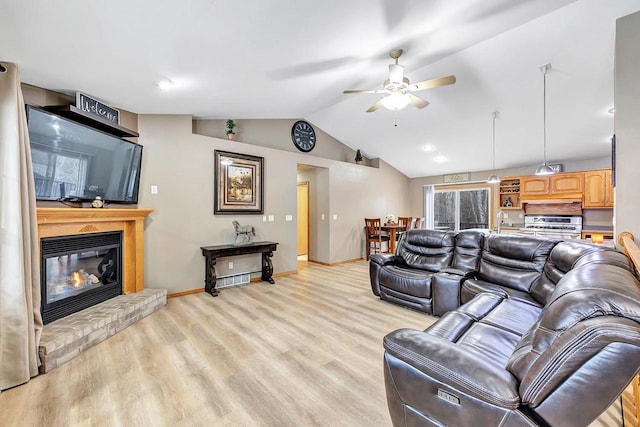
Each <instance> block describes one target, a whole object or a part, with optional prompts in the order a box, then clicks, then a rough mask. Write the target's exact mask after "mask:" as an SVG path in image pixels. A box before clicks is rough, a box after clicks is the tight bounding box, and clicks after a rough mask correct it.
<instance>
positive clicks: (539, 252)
mask: <svg viewBox="0 0 640 427" xmlns="http://www.w3.org/2000/svg"><path fill="white" fill-rule="evenodd" d="M557 243H558V241H557V240H552V239H547V238H544V237H534V236H514V235H507V234H492V235H490V236H488V237H487V238H485V239H484V247H483V250H482V258H481V260H480V270H479V271H478V275H477V276H478V279H480V280H483V281H485V282H490V283H495V284H496V285H499V286H504V287H507V288H511V289H516V290H519V291H523V292H529V289H530V288H531V284H532V283H533V281H534V280H536V279H537V278H538V277H539V276H540V273H541V271H542V269H543V267H544V263H545V261H546V260H547V258H548V257H549V253H550V252H551V249H553V247H554V246H555V245H556V244H557Z"/></svg>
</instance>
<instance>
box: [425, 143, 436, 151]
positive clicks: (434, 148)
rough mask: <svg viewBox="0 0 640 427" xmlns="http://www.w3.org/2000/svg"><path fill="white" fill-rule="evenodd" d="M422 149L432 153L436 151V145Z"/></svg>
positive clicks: (429, 145) (428, 145)
mask: <svg viewBox="0 0 640 427" xmlns="http://www.w3.org/2000/svg"><path fill="white" fill-rule="evenodd" d="M422 149H423V150H424V151H426V152H430V151H436V146H435V145H431V144H427V145H423V146H422Z"/></svg>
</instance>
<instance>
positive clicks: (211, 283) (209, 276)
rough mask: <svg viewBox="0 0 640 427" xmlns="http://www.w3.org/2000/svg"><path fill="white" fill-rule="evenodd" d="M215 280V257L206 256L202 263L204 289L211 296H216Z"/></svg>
mask: <svg viewBox="0 0 640 427" xmlns="http://www.w3.org/2000/svg"><path fill="white" fill-rule="evenodd" d="M217 280H218V277H217V276H216V259H215V258H206V259H205V264H204V283H205V285H204V291H205V292H207V293H209V294H211V296H212V297H217V296H218V291H216V281H217Z"/></svg>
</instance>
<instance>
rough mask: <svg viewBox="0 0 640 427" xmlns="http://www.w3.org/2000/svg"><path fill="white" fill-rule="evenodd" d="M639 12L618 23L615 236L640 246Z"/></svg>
mask: <svg viewBox="0 0 640 427" xmlns="http://www.w3.org/2000/svg"><path fill="white" fill-rule="evenodd" d="M639 70H640V12H638V13H634V14H632V15H628V16H625V17H623V18H620V19H618V21H617V23H616V60H615V89H614V97H615V98H614V99H615V108H616V114H615V125H614V127H615V133H616V188H615V213H614V217H615V232H616V236H617V235H618V234H620V233H621V232H623V231H629V232H631V233H632V234H633V235H634V237H635V241H636V244H640V213H639V212H640V191H639V190H638V184H639V183H640V167H638V163H639V162H640V71H639Z"/></svg>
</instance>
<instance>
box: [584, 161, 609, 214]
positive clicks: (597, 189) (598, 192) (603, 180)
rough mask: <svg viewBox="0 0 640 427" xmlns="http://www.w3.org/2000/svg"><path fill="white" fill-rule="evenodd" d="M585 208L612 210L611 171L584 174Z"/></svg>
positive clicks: (593, 171)
mask: <svg viewBox="0 0 640 427" xmlns="http://www.w3.org/2000/svg"><path fill="white" fill-rule="evenodd" d="M583 206H584V207H585V208H612V207H613V186H612V184H611V169H600V170H592V171H587V172H585V173H584V199H583Z"/></svg>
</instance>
